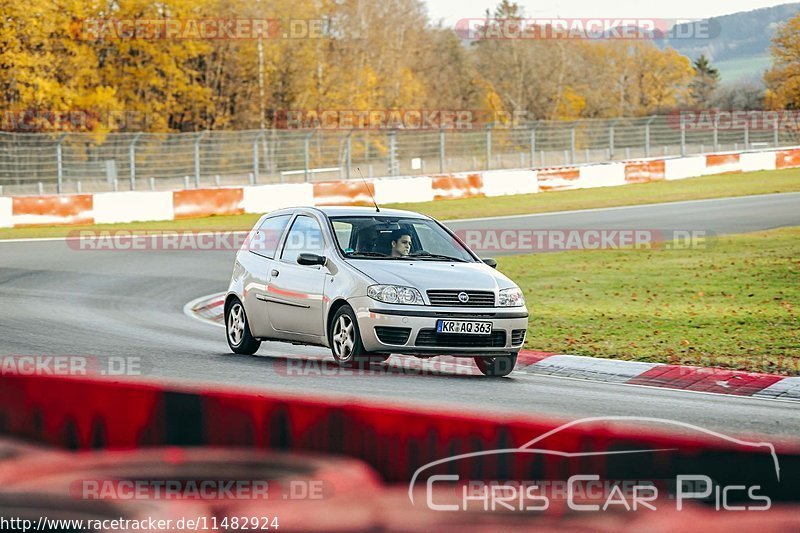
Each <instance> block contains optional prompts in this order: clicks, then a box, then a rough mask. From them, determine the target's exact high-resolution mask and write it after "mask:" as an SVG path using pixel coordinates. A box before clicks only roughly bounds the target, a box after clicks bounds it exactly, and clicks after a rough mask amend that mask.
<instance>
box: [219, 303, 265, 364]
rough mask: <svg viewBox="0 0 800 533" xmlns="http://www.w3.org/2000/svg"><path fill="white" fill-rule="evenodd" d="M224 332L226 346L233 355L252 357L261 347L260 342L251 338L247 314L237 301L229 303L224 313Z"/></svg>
mask: <svg viewBox="0 0 800 533" xmlns="http://www.w3.org/2000/svg"><path fill="white" fill-rule="evenodd" d="M225 331H226V332H227V335H226V337H227V338H228V346H230V348H231V351H232V352H233V353H238V354H242V355H253V354H254V353H256V352H257V351H258V349H259V348H260V347H261V341H260V340H258V339H255V338H253V335H252V334H251V333H250V323H249V322H248V321H247V314H246V313H245V312H244V306H243V305H242V302H240V301H239V300H238V299H236V300H234V301H233V302H231V305H230V306H229V307H228V310H227V311H226V312H225Z"/></svg>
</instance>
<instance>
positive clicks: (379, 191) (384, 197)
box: [298, 176, 433, 205]
mask: <svg viewBox="0 0 800 533" xmlns="http://www.w3.org/2000/svg"><path fill="white" fill-rule="evenodd" d="M374 184H375V201H376V202H378V203H379V204H391V203H395V202H432V201H433V178H430V177H428V176H422V177H419V178H398V179H382V180H375V181H374ZM298 205H300V204H298Z"/></svg>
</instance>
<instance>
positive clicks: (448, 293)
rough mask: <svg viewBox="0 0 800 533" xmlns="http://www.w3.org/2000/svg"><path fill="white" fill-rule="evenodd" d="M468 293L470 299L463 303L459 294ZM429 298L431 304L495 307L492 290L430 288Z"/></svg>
mask: <svg viewBox="0 0 800 533" xmlns="http://www.w3.org/2000/svg"><path fill="white" fill-rule="evenodd" d="M462 292H465V293H467V296H469V301H467V302H464V303H462V302H461V301H460V300H459V299H458V295H459V294H460V293H462ZM428 299H429V300H430V301H431V305H442V306H448V307H494V305H495V304H494V293H493V292H492V291H459V290H430V291H428Z"/></svg>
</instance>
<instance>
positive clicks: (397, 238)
mask: <svg viewBox="0 0 800 533" xmlns="http://www.w3.org/2000/svg"><path fill="white" fill-rule="evenodd" d="M409 253H411V235H409V234H408V232H407V231H403V230H398V231H396V232H395V233H394V234H393V235H392V252H391V255H392V257H404V256H406V255H408V254H409Z"/></svg>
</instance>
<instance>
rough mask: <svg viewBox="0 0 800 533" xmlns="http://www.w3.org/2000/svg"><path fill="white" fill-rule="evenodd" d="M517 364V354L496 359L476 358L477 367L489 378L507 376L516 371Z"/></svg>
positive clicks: (499, 356)
mask: <svg viewBox="0 0 800 533" xmlns="http://www.w3.org/2000/svg"><path fill="white" fill-rule="evenodd" d="M516 364H517V354H515V353H512V354H509V355H498V356H496V357H476V358H475V365H476V366H477V367H478V370H480V371H481V372H482V373H483V375H484V376H489V377H497V378H499V377H503V376H507V375H509V374H510V373H511V371H512V370H514V366H515V365H516Z"/></svg>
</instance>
